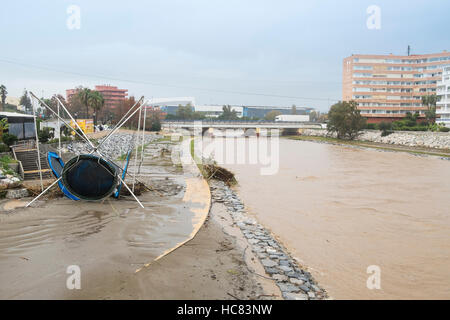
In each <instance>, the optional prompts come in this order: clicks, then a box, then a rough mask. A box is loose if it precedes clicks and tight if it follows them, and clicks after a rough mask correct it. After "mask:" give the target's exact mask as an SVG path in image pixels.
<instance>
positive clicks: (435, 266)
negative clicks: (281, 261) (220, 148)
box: [204, 138, 450, 299]
mask: <svg viewBox="0 0 450 320" xmlns="http://www.w3.org/2000/svg"><path fill="white" fill-rule="evenodd" d="M229 139H230V138H228V140H229ZM231 139H233V138H231ZM235 140H239V139H235ZM247 140H248V139H247ZM210 142H211V141H209V142H208V141H205V143H204V147H207V146H208V143H210ZM269 144H270V143H269ZM223 145H226V143H224V144H223ZM230 145H233V143H232V142H231V143H230ZM214 153H215V154H216V155H217V153H220V152H217V150H215V151H214ZM223 158H224V159H225V158H226V157H223ZM232 158H233V156H230V157H229V158H228V161H225V162H226V163H225V166H226V167H228V168H229V169H231V170H232V171H234V172H235V173H236V175H237V179H238V181H239V186H238V190H239V192H240V195H241V197H242V199H243V200H244V202H245V204H246V206H247V207H248V208H249V210H250V211H251V212H252V213H253V214H254V215H255V216H256V218H257V219H258V220H259V221H260V222H261V223H262V224H264V225H265V226H267V227H269V228H270V229H271V230H272V232H273V233H274V234H275V235H276V236H277V237H278V238H280V240H281V241H282V242H283V243H284V244H285V245H286V246H287V248H288V249H289V250H290V251H291V253H292V254H293V255H294V256H295V257H296V258H298V260H299V261H300V263H301V264H303V265H305V266H307V267H309V268H310V269H311V272H312V273H313V275H314V276H315V277H316V279H317V280H318V281H319V283H320V284H321V285H322V286H324V287H325V288H326V289H327V290H328V292H329V293H330V295H331V296H332V297H333V298H337V299H431V298H436V299H449V298H450V209H449V208H450V161H447V160H442V159H439V158H436V157H419V156H414V155H411V154H408V153H403V152H381V151H376V150H369V149H357V148H351V147H345V146H336V145H329V144H320V143H314V142H306V141H294V140H286V139H280V144H279V169H278V170H277V172H276V173H275V174H273V175H261V171H260V169H261V167H262V166H261V165H255V164H248V158H247V159H246V160H247V161H246V163H247V164H236V162H238V160H236V158H235V160H236V161H235V163H234V164H233V163H230V161H229V160H230V159H232ZM241 160H242V159H241ZM241 162H245V161H241ZM373 265H375V266H378V267H379V268H380V269H379V270H380V273H379V280H380V289H376V288H375V289H368V287H367V285H366V282H367V279H368V277H369V276H371V275H372V274H368V273H367V268H368V267H369V266H373Z"/></svg>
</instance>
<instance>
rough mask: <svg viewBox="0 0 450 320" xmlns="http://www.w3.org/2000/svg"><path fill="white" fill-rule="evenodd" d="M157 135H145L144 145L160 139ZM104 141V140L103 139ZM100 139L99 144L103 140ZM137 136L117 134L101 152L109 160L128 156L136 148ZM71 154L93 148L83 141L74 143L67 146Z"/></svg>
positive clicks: (103, 146) (139, 137)
mask: <svg viewBox="0 0 450 320" xmlns="http://www.w3.org/2000/svg"><path fill="white" fill-rule="evenodd" d="M158 138H159V137H158V136H157V135H153V134H146V135H144V144H147V143H149V142H151V141H153V140H156V139H158ZM103 139H104V138H103ZM103 139H100V140H99V143H100V142H101V141H102V140H103ZM135 139H136V134H132V133H122V132H119V133H115V134H114V135H112V136H111V137H110V138H109V139H108V140H106V142H105V143H104V144H103V145H102V146H101V147H100V149H99V151H100V152H101V153H102V154H103V155H104V156H106V157H107V158H109V159H112V160H114V159H117V158H118V157H120V156H121V155H123V154H126V153H127V152H128V151H129V150H130V149H131V148H135V144H134V143H135ZM137 143H138V145H141V144H142V134H139V136H138V141H137ZM66 148H67V150H68V151H69V152H72V153H75V154H82V153H89V152H90V151H91V148H89V146H88V145H87V144H86V143H85V142H82V141H74V142H71V143H69V144H68V145H67V146H66Z"/></svg>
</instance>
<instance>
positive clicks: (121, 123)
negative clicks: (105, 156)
mask: <svg viewBox="0 0 450 320" xmlns="http://www.w3.org/2000/svg"><path fill="white" fill-rule="evenodd" d="M143 99H144V96H142V97H141V98H140V99H139V100H138V101H137V102H136V103H135V104H134V105H133V106H132V107H131V108H130V109H129V110H128V111H127V112H126V113H125V115H124V116H123V117H122V119H120V120H119V122H117V124H116V125H115V127H114V128H112V129H111V132H110V133H108V135H107V136H106V137H105V138H104V139H103V140H102V141H101V142H100V144H99V145H98V147H100V146H101V145H102V144H103V142H105V141H106V140H108V139H109V137H110V136H112V135H113V134H114V133H115V132H116V131H117V130H118V128H120V127H122V125H123V124H124V123H125V122H127V121H128V119H130V118H131V117H128V118H127V119H126V120H125V121H123V122H122V120H123V119H125V117H126V116H128V114H129V113H130V112H131V110H133V109H134V107H136V105H138V104H139V102H140V101H141V100H143ZM146 102H147V101H146ZM146 102H145V103H146ZM138 108H140V107H138ZM138 108H137V109H138ZM137 109H136V110H137ZM136 110H135V111H136ZM133 114H134V112H133ZM119 125H120V126H119Z"/></svg>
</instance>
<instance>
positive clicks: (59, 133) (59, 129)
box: [57, 104, 61, 158]
mask: <svg viewBox="0 0 450 320" xmlns="http://www.w3.org/2000/svg"><path fill="white" fill-rule="evenodd" d="M57 126H58V137H59V139H58V155H59V157H60V158H61V123H60V120H59V104H58V125H57Z"/></svg>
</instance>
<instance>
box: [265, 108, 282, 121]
mask: <svg viewBox="0 0 450 320" xmlns="http://www.w3.org/2000/svg"><path fill="white" fill-rule="evenodd" d="M280 114H281V112H280V111H277V110H272V111H270V112H268V113H267V114H266V116H265V117H264V119H266V120H267V121H275V118H276V117H277V116H279V115H280Z"/></svg>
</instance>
